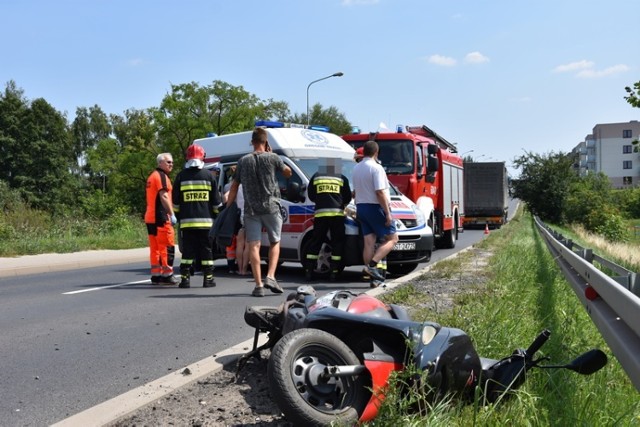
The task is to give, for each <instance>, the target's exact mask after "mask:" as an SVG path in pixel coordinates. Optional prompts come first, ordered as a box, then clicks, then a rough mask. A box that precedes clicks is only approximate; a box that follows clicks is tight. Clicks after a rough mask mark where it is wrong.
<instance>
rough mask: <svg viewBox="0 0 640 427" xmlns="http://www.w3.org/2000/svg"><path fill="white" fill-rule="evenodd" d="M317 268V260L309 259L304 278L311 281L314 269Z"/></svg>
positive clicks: (305, 264)
mask: <svg viewBox="0 0 640 427" xmlns="http://www.w3.org/2000/svg"><path fill="white" fill-rule="evenodd" d="M315 268H316V262H315V261H309V260H307V262H305V263H304V278H305V280H307V281H311V280H313V270H315Z"/></svg>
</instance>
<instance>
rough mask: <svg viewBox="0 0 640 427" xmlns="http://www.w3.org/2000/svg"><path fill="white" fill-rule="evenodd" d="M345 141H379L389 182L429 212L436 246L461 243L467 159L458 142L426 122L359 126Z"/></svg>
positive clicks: (358, 143) (360, 143)
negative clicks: (392, 128) (368, 129)
mask: <svg viewBox="0 0 640 427" xmlns="http://www.w3.org/2000/svg"><path fill="white" fill-rule="evenodd" d="M342 139H344V140H345V141H347V143H348V144H350V145H351V146H352V147H353V148H355V149H357V148H359V147H361V146H363V145H364V143H365V142H367V141H369V140H374V141H376V142H377V143H378V146H379V148H380V150H379V152H378V161H379V162H380V163H381V164H382V166H383V167H384V169H385V171H386V172H387V177H388V178H389V181H390V182H391V183H392V184H394V185H395V186H396V187H398V189H399V190H400V191H401V192H402V193H403V194H404V195H406V196H407V197H408V198H409V199H411V200H413V202H414V203H415V204H416V205H418V208H419V209H420V210H421V211H422V212H423V213H424V214H425V217H426V218H427V220H428V224H429V225H430V226H431V228H432V230H433V234H434V237H435V238H436V245H437V246H438V247H441V248H453V247H455V245H456V240H458V232H462V231H463V219H464V201H463V198H464V189H463V185H464V179H463V177H464V172H463V161H462V157H460V156H459V155H458V154H457V148H456V146H455V145H453V144H452V143H450V142H448V141H447V140H446V139H444V138H443V137H442V136H440V135H438V134H437V133H436V132H434V131H433V130H431V129H429V128H428V127H427V126H424V125H422V126H406V127H405V128H403V127H402V126H398V127H397V128H396V132H386V133H383V132H374V133H368V134H367V133H360V132H359V131H358V130H357V128H356V132H354V133H352V134H349V135H343V136H342Z"/></svg>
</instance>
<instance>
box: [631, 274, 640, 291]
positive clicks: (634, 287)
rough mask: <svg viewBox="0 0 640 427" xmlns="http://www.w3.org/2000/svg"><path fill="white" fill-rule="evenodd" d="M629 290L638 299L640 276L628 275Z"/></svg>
mask: <svg viewBox="0 0 640 427" xmlns="http://www.w3.org/2000/svg"><path fill="white" fill-rule="evenodd" d="M629 290H630V291H631V292H633V294H634V295H636V296H639V297H640V276H639V275H638V274H636V273H631V274H629Z"/></svg>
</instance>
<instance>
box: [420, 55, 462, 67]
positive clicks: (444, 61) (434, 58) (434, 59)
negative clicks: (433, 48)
mask: <svg viewBox="0 0 640 427" xmlns="http://www.w3.org/2000/svg"><path fill="white" fill-rule="evenodd" d="M427 61H428V62H429V63H430V64H435V65H441V66H443V67H453V66H454V65H456V62H457V61H456V60H455V59H454V58H451V57H450V56H442V55H431V56H430V57H428V58H427Z"/></svg>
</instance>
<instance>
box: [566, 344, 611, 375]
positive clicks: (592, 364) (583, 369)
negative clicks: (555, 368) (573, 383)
mask: <svg viewBox="0 0 640 427" xmlns="http://www.w3.org/2000/svg"><path fill="white" fill-rule="evenodd" d="M606 364H607V355H606V354H604V353H603V352H602V351H601V350H598V349H594V350H590V351H587V352H586V353H584V354H582V355H581V356H578V357H577V358H576V359H575V360H574V361H573V362H571V363H569V364H567V365H565V366H564V367H565V368H567V369H570V370H572V371H574V372H577V373H579V374H582V375H591V374H593V373H594V372H597V371H599V370H600V369H602V368H603V367H604V365H606Z"/></svg>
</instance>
